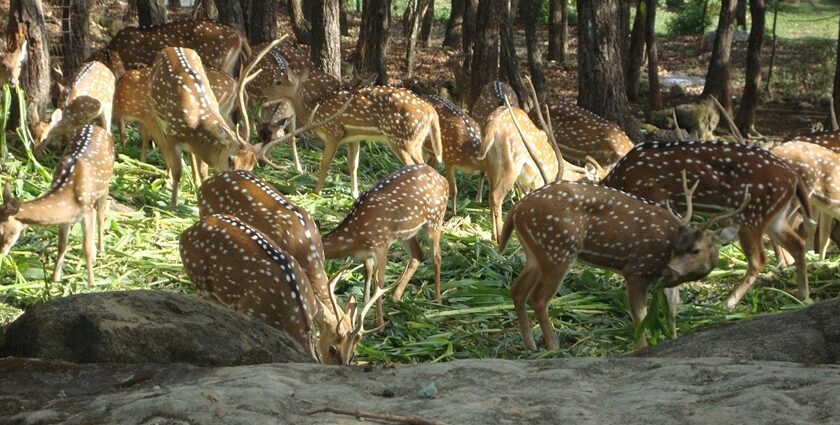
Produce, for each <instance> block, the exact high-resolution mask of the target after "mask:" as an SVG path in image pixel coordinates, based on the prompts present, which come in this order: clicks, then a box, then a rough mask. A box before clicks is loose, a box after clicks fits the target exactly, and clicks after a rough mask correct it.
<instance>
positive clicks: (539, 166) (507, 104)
mask: <svg viewBox="0 0 840 425" xmlns="http://www.w3.org/2000/svg"><path fill="white" fill-rule="evenodd" d="M504 97H505V107H506V108H507V110H508V113H510V119H511V120H513V126H514V127H516V131H517V132H518V133H519V138H521V139H522V144H523V145H525V149H526V150H527V151H528V155H531V159H533V160H534V164H536V165H537V169H538V170H540V175H542V178H543V182H545V184H548V183H549V179H548V173H546V171H545V169H543V166H542V162H540V160H539V159H537V156H536V155H534V151H532V150H531V145H529V144H528V140H526V139H525V135H524V134H522V128H520V127H519V121H517V120H516V114H514V113H513V108H511V106H510V100H508V97H507V95H504Z"/></svg>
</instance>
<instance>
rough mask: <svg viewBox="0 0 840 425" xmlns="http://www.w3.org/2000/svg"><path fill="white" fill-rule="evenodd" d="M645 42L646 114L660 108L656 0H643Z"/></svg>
mask: <svg viewBox="0 0 840 425" xmlns="http://www.w3.org/2000/svg"><path fill="white" fill-rule="evenodd" d="M645 3H646V5H647V10H646V11H645V12H646V13H645V44H646V45H647V57H648V85H649V86H650V94H649V100H650V102H649V103H648V106H649V108H648V116H649V115H650V112H653V111H657V110H659V109H662V93H661V92H660V90H659V73H658V63H659V61H658V54H657V53H656V0H645Z"/></svg>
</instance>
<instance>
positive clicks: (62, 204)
mask: <svg viewBox="0 0 840 425" xmlns="http://www.w3.org/2000/svg"><path fill="white" fill-rule="evenodd" d="M81 213H82V211H81V210H80V208H79V206H78V204H77V203H76V199H75V197H74V196H73V191H72V190H66V189H65V190H62V189H58V190H51V191H49V192H48V193H47V194H45V195H43V196H41V197H40V198H37V199H33V200H31V201H29V202H24V203H23V204H22V205H21V206H20V210H19V211H18V213H17V214H15V218H16V219H17V220H19V221H20V222H21V223H23V224H25V225H27V226H30V225H37V226H44V225H52V224H64V223H75V222H77V221H79V218H80V217H81Z"/></svg>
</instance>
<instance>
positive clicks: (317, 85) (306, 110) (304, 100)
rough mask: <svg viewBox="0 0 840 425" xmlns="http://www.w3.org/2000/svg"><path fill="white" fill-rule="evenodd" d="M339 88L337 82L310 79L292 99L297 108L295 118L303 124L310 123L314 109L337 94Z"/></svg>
mask: <svg viewBox="0 0 840 425" xmlns="http://www.w3.org/2000/svg"><path fill="white" fill-rule="evenodd" d="M338 89H339V86H338V85H337V84H335V85H333V84H328V83H327V82H325V81H318V80H309V81H306V82H304V83H303V84H302V85H301V87H300V90H298V95H297V96H296V97H295V98H293V99H291V102H292V107H294V109H295V119H297V120H298V121H299V122H300V123H302V124H303V125H308V124H309V116H310V114H311V113H312V111H313V110H315V108H316V107H317V106H318V104H320V103H322V102H323V101H324V100H326V99H328V98H329V97H330V96H332V95H333V94H335V93H336V92H337V91H338Z"/></svg>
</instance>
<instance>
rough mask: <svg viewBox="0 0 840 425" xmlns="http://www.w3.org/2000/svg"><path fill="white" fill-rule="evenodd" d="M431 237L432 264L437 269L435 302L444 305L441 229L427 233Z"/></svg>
mask: <svg viewBox="0 0 840 425" xmlns="http://www.w3.org/2000/svg"><path fill="white" fill-rule="evenodd" d="M426 234H427V235H429V247H430V248H431V249H432V264H433V265H434V267H435V302H436V303H438V304H441V303H443V296H442V295H441V292H440V265H441V255H440V229H430V230H428V231H427V232H426Z"/></svg>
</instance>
